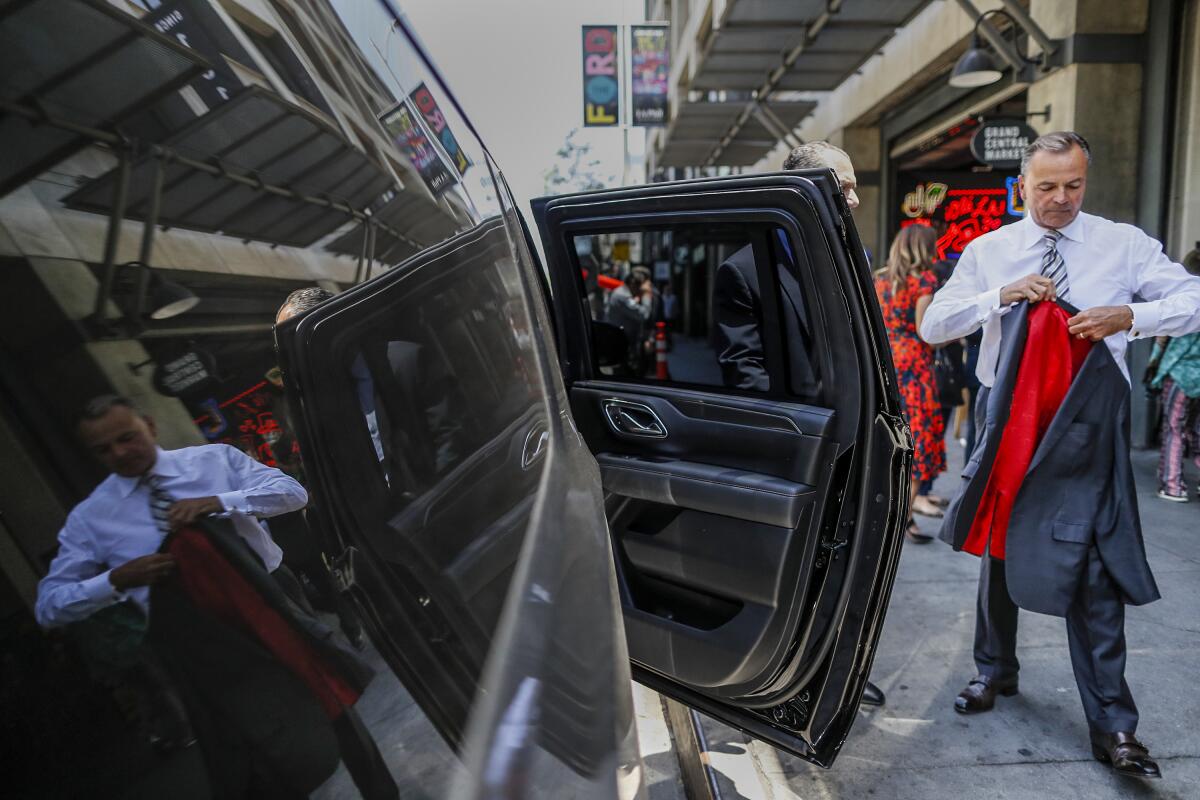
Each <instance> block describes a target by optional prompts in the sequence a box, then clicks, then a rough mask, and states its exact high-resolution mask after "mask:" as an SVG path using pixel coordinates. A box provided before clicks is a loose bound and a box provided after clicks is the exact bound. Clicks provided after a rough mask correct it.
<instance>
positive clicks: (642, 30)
mask: <svg viewBox="0 0 1200 800" xmlns="http://www.w3.org/2000/svg"><path fill="white" fill-rule="evenodd" d="M668 30H669V28H668V27H667V26H666V25H631V26H630V27H629V54H630V55H629V64H630V89H631V90H632V95H633V101H632V103H631V106H632V108H633V124H634V125H640V126H642V127H652V126H656V125H666V124H667V84H668V81H669V80H670V73H671V55H670V38H669V37H668V36H667V31H668Z"/></svg>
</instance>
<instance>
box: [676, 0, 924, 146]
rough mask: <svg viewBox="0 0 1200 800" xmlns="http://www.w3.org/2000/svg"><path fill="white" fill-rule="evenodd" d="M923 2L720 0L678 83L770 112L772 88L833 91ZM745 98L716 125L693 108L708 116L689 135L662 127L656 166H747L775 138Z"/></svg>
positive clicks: (712, 113)
mask: <svg viewBox="0 0 1200 800" xmlns="http://www.w3.org/2000/svg"><path fill="white" fill-rule="evenodd" d="M928 2H929V0H844V2H842V3H840V4H832V3H829V2H827V0H727V2H726V3H725V6H724V11H723V13H722V14H721V18H720V20H717V21H715V22H714V23H713V25H712V28H711V30H709V31H707V32H704V31H702V32H701V33H700V36H701V37H702V38H705V36H706V33H707V36H706V39H707V40H706V42H705V45H704V47H703V48H702V49H701V53H700V56H699V60H698V63H697V65H696V69H695V72H694V74H693V76H692V80H691V83H690V84H689V85H688V87H686V88H687V90H688V91H689V92H716V91H720V92H732V93H742V94H743V96H745V97H747V98H752V97H753V96H755V94H757V95H758V96H760V97H766V98H767V99H768V102H769V105H770V107H771V108H773V109H775V110H776V111H778V109H779V107H780V106H782V105H784V104H782V103H777V102H776V101H775V100H773V99H772V98H776V97H777V95H778V94H779V93H787V92H801V91H828V90H832V89H835V88H837V86H839V85H840V84H841V83H842V82H843V81H845V80H846V79H847V78H848V77H850V75H851V74H853V73H854V71H855V70H857V69H858V68H859V67H860V66H861V65H862V64H863V62H865V61H866V60H867V59H868V58H870V57H871V56H872V55H873V54H874V53H876V52H877V51H878V50H879V48H880V47H882V46H883V44H884V42H886V41H887V40H888V39H889V38H891V36H892V35H893V34H894V33H895V32H896V29H897V28H898V27H900V26H902V25H904V24H906V23H907V22H908V21H909V20H910V19H911V18H912V17H913V16H914V15H915V14H916V13H917V12H919V11H920V10H921V9H922V8H923V7H924V6H925V5H926V4H927V3H928ZM831 7H834V8H835V9H836V10H833V11H831V10H830V8H831ZM752 102H753V101H752V100H750V99H747V100H743V101H741V102H740V104H737V107H736V108H732V113H731V114H730V115H729V116H728V117H727V118H728V120H729V124H727V125H725V126H724V127H722V126H721V125H720V124H718V123H716V122H715V120H716V118H717V116H718V115H719V112H717V111H716V110H715V109H701V110H700V112H699V113H700V114H702V115H705V116H708V117H711V118H712V119H713V120H714V121H713V122H712V123H711V124H708V125H705V126H704V127H703V129H702V130H699V135H697V134H694V133H692V132H690V130H689V127H690V126H688V125H686V124H685V125H683V126H682V128H681V129H680V126H676V125H673V124H672V125H670V126H669V127H668V129H667V134H666V136H665V137H664V140H663V141H664V143H665V144H664V147H663V151H662V157H661V158H660V161H659V163H661V164H662V165H663V166H704V165H709V164H717V165H722V164H727V165H743V166H748V165H750V164H753V163H754V162H756V161H758V160H759V159H760V158H762V156H763V155H765V154H766V153H767V152H768V151H769V150H770V149H771V147H773V146H774V145H775V144H777V143H778V142H779V141H780V140H781V139H782V138H783V136H782V132H780V131H777V130H772V129H773V128H776V127H777V126H776V125H774V124H773V122H774V121H773V120H772V121H769V122H768V123H767V124H766V127H764V123H763V122H762V121H761V114H760V112H758V111H756V110H754V109H753V108H752V107H751V103H752ZM691 105H692V104H691V103H681V105H680V109H679V114H680V115H681V116H682V115H684V114H689V113H691V114H695V113H696V112H695V111H694V110H692V109H691V108H690V106H691ZM722 105H724V104H722ZM797 105H799V104H797ZM796 110H798V111H799V110H800V109H799V108H797V109H796ZM809 111H811V106H809V107H808V108H807V109H805V110H803V113H801V114H800V115H799V116H798V117H796V123H797V124H798V123H799V121H800V120H801V119H803V118H804V116H805V115H807V114H808V113H809ZM780 116H782V115H780ZM792 116H795V115H792ZM784 122H785V123H787V124H789V126H790V127H789V129H788V130H789V131H790V130H791V127H794V124H792V123H791V122H790V120H788V119H785V120H784ZM677 137H678V138H679V139H680V141H679V143H678V145H677V144H676V142H675V139H676V138H677ZM705 138H707V139H708V142H709V144H708V147H707V150H705V145H704V139H705ZM768 142H769V143H768Z"/></svg>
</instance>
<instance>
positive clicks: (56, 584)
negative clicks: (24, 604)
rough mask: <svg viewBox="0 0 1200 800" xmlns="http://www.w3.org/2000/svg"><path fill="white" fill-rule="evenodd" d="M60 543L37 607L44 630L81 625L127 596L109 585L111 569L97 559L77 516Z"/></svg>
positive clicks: (70, 520) (40, 587)
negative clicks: (96, 613) (68, 625)
mask: <svg viewBox="0 0 1200 800" xmlns="http://www.w3.org/2000/svg"><path fill="white" fill-rule="evenodd" d="M58 544H59V546H58V555H56V556H55V557H54V561H53V562H51V564H50V571H49V572H48V573H47V574H46V577H44V578H42V580H41V582H40V583H39V584H38V593H37V602H36V603H35V604H34V616H35V617H36V618H37V621H38V624H39V625H41V626H42V627H43V628H54V627H58V626H60V625H66V624H67V623H69V622H78V621H79V620H81V619H84V618H86V617H88V616H90V615H91V614H93V613H95V612H97V611H99V610H100V609H102V608H104V607H105V606H109V605H112V604H113V603H115V602H117V601H118V600H120V599H121V598H122V597H123V596H124V595H123V594H122V593H121V592H119V591H117V589H116V587H114V586H113V585H112V584H111V583H110V582H109V580H108V575H109V572H111V570H109V569H108V568H107V565H105V564H104V563H103V562H101V561H100V560H99V559H98V558H97V556H96V553H95V550H94V548H93V545H92V536H91V534H90V533H89V531H88V530H87V523H85V522H83V521H82V520H81V519H80V518H79V517H78V515H76V514H71V515H70V516H69V517H67V524H66V525H64V526H63V529H62V530H61V531H59V534H58Z"/></svg>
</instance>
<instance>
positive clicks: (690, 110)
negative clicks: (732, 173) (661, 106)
mask: <svg viewBox="0 0 1200 800" xmlns="http://www.w3.org/2000/svg"><path fill="white" fill-rule="evenodd" d="M748 102H749V101H748V100H726V101H723V102H692V103H683V104H681V105H680V107H679V111H678V113H676V115H675V117H674V119H672V120H671V124H670V126H669V127H668V129H667V136H666V142H667V144H666V147H664V148H663V151H662V153H661V155H660V156H659V159H658V165H659V166H662V167H688V166H695V165H697V164H704V163H705V162H706V161H707V159H708V157H709V155H711V154H712V152H713V148H714V147H715V146H716V144H717V143H718V142H720V141H721V137H723V136H725V134H726V133H727V132H728V131H729V129H730V127H732V125H733V123H734V120H736V119H737V117H738V115H739V114H741V113H742V111H743V110H744V109H745V108H746V105H747V103H748ZM816 105H817V104H816V103H813V102H808V101H801V102H773V103H766V104H765V106H766V107H765V108H761V107H760V108H759V110H758V113H756V114H754V115H752V116H751V117H750V118H749V119H748V120H747V121H746V124H745V125H743V126H742V127H741V128H740V129H739V130H738V133H737V135H736V136H735V137H734V139H733V141H732V142H731V143H730V144H729V146H727V147H725V148H724V149H723V150H722V151H721V155H720V156H719V157H718V158H717V160H716V161H715V162H714V163H715V164H717V165H727V164H731V165H744V164H753V163H754V162H756V161H758V160H759V159H760V158H762V157H763V156H764V155H766V154H767V153H768V152H769V151H770V150H771V148H772V147H774V146H775V145H776V143H777V142H778V141H779V139H780V133H781V132H779V131H778V128H779V126H780V125H782V126H784V127H785V129H786V130H787V131H791V130H792V129H793V128H795V127H796V126H797V125H799V124H800V122H801V120H803V119H804V118H805V117H806V116H808V115H809V114H810V113H812V110H813V109H814V108H816ZM759 114H761V115H762V116H759ZM763 117H765V118H766V120H767V121H766V122H764V121H763ZM776 119H777V120H778V122H775V120H776ZM768 126H770V127H768ZM772 128H775V129H776V131H775V132H772Z"/></svg>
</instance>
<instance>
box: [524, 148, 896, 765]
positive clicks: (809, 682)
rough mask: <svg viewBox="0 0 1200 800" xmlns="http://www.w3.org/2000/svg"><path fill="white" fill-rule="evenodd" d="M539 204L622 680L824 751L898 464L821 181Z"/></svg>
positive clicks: (857, 275)
mask: <svg viewBox="0 0 1200 800" xmlns="http://www.w3.org/2000/svg"><path fill="white" fill-rule="evenodd" d="M534 215H535V217H536V220H537V224H538V227H539V228H540V231H541V236H542V242H543V245H544V250H545V254H546V259H547V261H548V265H547V266H548V273H549V276H550V282H551V289H552V295H553V306H554V312H555V322H556V328H557V339H558V342H559V348H560V349H559V356H560V365H561V369H562V373H563V378H564V381H565V384H566V386H567V389H568V392H569V394H570V406H571V413H572V415H573V416H574V419H575V422H576V425H577V426H578V428H579V431H580V432H581V434H582V436H583V438H584V440H585V441H586V442H587V446H588V448H589V449H590V450H591V452H592V454H593V455H594V456H595V458H596V460H597V462H598V463H599V466H600V472H601V476H602V482H603V488H604V495H605V509H606V514H607V518H608V525H609V530H610V535H611V537H612V549H613V553H614V556H615V560H616V571H617V578H618V588H619V591H620V598H621V607H622V612H623V616H624V625H625V632H626V636H627V643H628V648H629V656H630V659H631V664H632V670H633V675H634V677H635V678H636V679H637V680H639V681H641V682H642V683H645V684H646V685H648V686H650V687H652V688H654V689H656V690H658V691H659V692H661V693H662V694H665V695H668V696H670V697H673V698H675V699H677V700H679V701H681V702H683V703H686V704H688V705H690V706H693V707H695V708H697V709H700V710H702V711H704V712H705V713H708V714H710V715H712V716H714V717H717V718H718V719H721V720H723V721H724V722H726V723H729V724H731V725H734V726H736V727H738V728H741V729H742V730H744V731H746V732H748V733H749V734H751V735H753V736H756V737H758V738H760V739H763V740H765V741H768V742H770V743H772V744H774V745H775V746H777V747H780V748H782V749H784V750H788V751H790V752H792V753H795V754H796V755H798V756H800V757H802V758H805V759H807V760H810V761H813V762H816V763H818V764H822V765H829V764H831V763H832V762H833V760H834V757H835V756H836V754H837V752H838V750H839V748H840V746H841V744H842V743H843V742H844V741H845V738H846V735H847V733H848V731H849V729H850V725H851V723H852V722H853V720H854V717H855V714H856V709H857V706H858V702H859V698H860V696H861V694H862V689H863V687H864V685H865V681H866V679H867V676H868V672H869V670H870V666H871V661H872V658H873V655H874V652H875V647H876V643H877V639H878V636H879V632H880V629H881V626H882V624H883V618H884V611H885V609H886V607H887V602H888V597H889V595H890V592H891V587H892V581H893V578H894V575H895V570H896V566H897V563H898V561H899V552H900V545H901V542H902V531H903V525H904V521H905V519H906V517H907V487H908V481H909V470H910V459H911V441H910V436H909V433H908V431H907V427H906V425H905V423H904V421H903V418H902V414H901V410H900V405H899V397H898V395H897V392H896V388H895V385H894V378H893V372H892V367H891V357H890V351H889V348H888V343H887V338H886V333H885V331H884V328H883V324H882V319H881V316H880V313H879V310H878V305H877V302H876V300H875V297H874V292H873V289H872V285H871V279H870V273H869V269H868V265H867V262H866V256H865V253H864V252H863V249H862V245H861V243H860V242H859V240H858V236H857V233H856V231H855V230H854V226H853V223H852V222H851V220H850V214H849V211H848V209H847V207H846V205H845V200H844V197H843V195H842V194H841V192H840V190H839V189H838V188H837V183H836V181H835V180H834V177H833V174H832V173H831V172H828V171H807V172H792V173H787V174H777V175H767V176H755V177H734V178H727V179H715V180H702V181H689V182H680V183H664V184H654V185H649V186H644V187H639V188H632V189H621V190H612V191H601V192H592V193H587V194H579V195H571V196H561V197H554V198H544V199H541V200H538V201H535V202H534ZM641 265H645V266H644V267H643V266H641Z"/></svg>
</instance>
